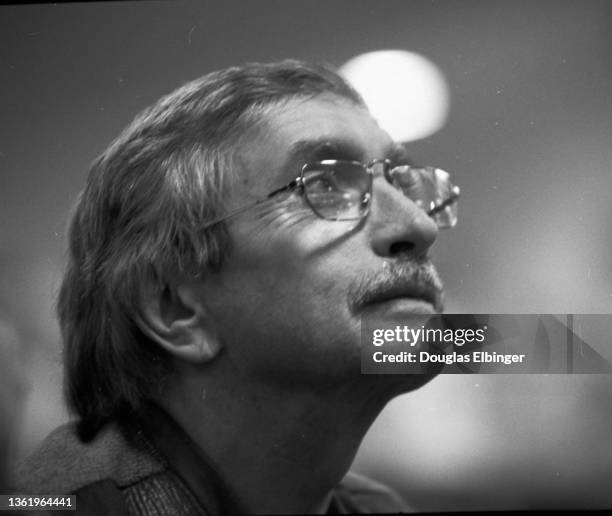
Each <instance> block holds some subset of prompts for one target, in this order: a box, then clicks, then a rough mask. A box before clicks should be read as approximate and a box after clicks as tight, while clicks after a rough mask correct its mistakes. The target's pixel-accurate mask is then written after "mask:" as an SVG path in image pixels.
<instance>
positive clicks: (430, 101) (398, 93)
mask: <svg viewBox="0 0 612 516" xmlns="http://www.w3.org/2000/svg"><path fill="white" fill-rule="evenodd" d="M340 74H341V75H343V76H344V77H345V78H346V79H347V80H348V81H349V82H350V83H351V84H352V85H353V87H354V88H355V89H356V90H357V91H358V92H359V93H360V94H361V96H362V97H363V99H364V100H365V102H366V104H367V105H368V107H369V108H370V111H371V112H372V115H373V116H374V117H375V118H376V119H377V120H378V123H379V124H380V126H381V127H382V128H383V129H385V130H386V131H387V132H388V133H389V134H390V135H391V137H392V138H393V139H395V140H397V141H402V142H407V141H413V140H419V139H421V138H425V137H427V136H430V135H431V134H433V133H435V132H436V131H438V130H439V129H440V128H441V127H442V126H443V125H444V123H445V121H446V117H447V115H448V109H449V103H450V100H449V91H448V86H447V84H446V80H445V79H444V76H443V75H442V73H441V72H440V70H439V69H438V68H437V67H436V65H434V64H433V63H432V62H431V61H429V60H428V59H426V58H425V57H423V56H421V55H419V54H415V53H413V52H406V51H403V50H381V51H378V52H368V53H367V54H361V55H359V56H356V57H354V58H352V59H351V60H350V61H348V62H347V63H345V64H344V65H343V66H342V67H341V68H340Z"/></svg>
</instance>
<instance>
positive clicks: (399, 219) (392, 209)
mask: <svg viewBox="0 0 612 516" xmlns="http://www.w3.org/2000/svg"><path fill="white" fill-rule="evenodd" d="M368 226H369V231H370V239H371V245H372V249H373V250H374V252H375V253H376V254H377V255H379V256H384V257H390V258H393V257H397V256H399V255H401V254H411V255H413V256H415V257H421V256H424V255H425V254H426V253H427V251H428V249H429V248H430V247H431V245H432V244H433V243H434V241H435V240H436V238H437V236H438V226H437V225H436V223H435V222H434V221H433V219H432V218H431V217H429V215H427V214H426V213H425V212H424V211H423V210H422V209H421V208H419V207H418V206H417V205H416V204H415V203H414V202H413V201H412V200H410V199H409V198H408V197H406V196H405V195H404V194H403V193H402V192H401V191H399V190H397V189H396V188H395V187H394V186H392V185H391V184H389V183H388V182H387V181H386V180H385V178H384V177H377V178H375V179H374V185H373V192H372V204H371V205H370V213H369V215H368Z"/></svg>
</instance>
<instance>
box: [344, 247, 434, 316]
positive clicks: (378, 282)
mask: <svg viewBox="0 0 612 516" xmlns="http://www.w3.org/2000/svg"><path fill="white" fill-rule="evenodd" d="M443 291H444V285H443V283H442V280H441V279H440V276H439V275H438V272H437V271H436V268H435V267H434V265H433V263H431V260H429V259H428V258H422V259H411V260H402V261H387V262H385V266H384V267H383V269H382V270H379V271H377V272H376V273H370V274H366V275H365V276H363V277H362V278H361V279H360V280H359V281H358V282H357V283H356V284H355V285H353V286H352V287H351V288H350V289H349V293H348V302H349V306H350V307H351V309H352V310H353V312H356V311H358V310H359V309H361V308H363V307H364V306H367V305H369V304H373V303H376V302H381V301H385V300H388V299H393V298H395V297H401V296H409V297H416V298H422V299H425V300H426V301H429V302H430V303H431V304H432V305H433V306H434V308H435V310H436V312H442V310H443V308H444V299H443Z"/></svg>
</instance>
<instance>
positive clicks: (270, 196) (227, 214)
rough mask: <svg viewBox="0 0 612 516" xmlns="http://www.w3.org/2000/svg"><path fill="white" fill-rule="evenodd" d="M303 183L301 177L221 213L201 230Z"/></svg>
mask: <svg viewBox="0 0 612 516" xmlns="http://www.w3.org/2000/svg"><path fill="white" fill-rule="evenodd" d="M301 184H302V180H301V178H297V179H294V180H293V181H291V183H289V184H288V185H285V186H283V187H281V188H279V189H277V190H274V191H273V192H270V193H269V194H268V195H266V197H265V198H263V199H258V200H257V201H253V202H251V203H249V204H247V205H245V206H241V207H240V208H237V209H235V210H233V211H230V212H229V213H226V214H225V215H221V216H220V217H217V218H216V219H213V220H211V221H209V222H207V223H206V224H204V225H203V226H201V227H200V231H204V230H205V229H208V228H210V227H212V226H214V225H216V224H219V222H223V221H224V220H227V219H231V218H232V217H235V216H236V215H239V214H240V213H242V212H244V211H247V210H250V209H251V208H254V207H255V206H257V205H258V204H261V203H264V202H266V201H267V200H268V199H270V198H272V197H274V196H275V195H278V194H279V193H282V192H288V191H290V190H293V189H294V188H296V187H298V186H300V185H301Z"/></svg>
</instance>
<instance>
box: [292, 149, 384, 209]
mask: <svg viewBox="0 0 612 516" xmlns="http://www.w3.org/2000/svg"><path fill="white" fill-rule="evenodd" d="M302 177H303V182H304V183H303V184H304V193H305V196H306V200H307V201H308V203H309V204H310V206H311V208H312V209H313V210H314V211H315V212H316V213H317V214H318V215H320V216H321V217H323V218H324V219H328V220H358V219H361V218H363V217H365V216H366V215H367V213H368V207H369V200H370V192H371V187H372V176H371V174H368V172H367V170H366V168H365V167H364V166H363V165H360V164H359V163H352V162H350V161H344V162H343V161H331V160H330V161H322V162H320V163H314V164H312V165H307V166H306V167H305V168H304V171H303V176H302Z"/></svg>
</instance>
